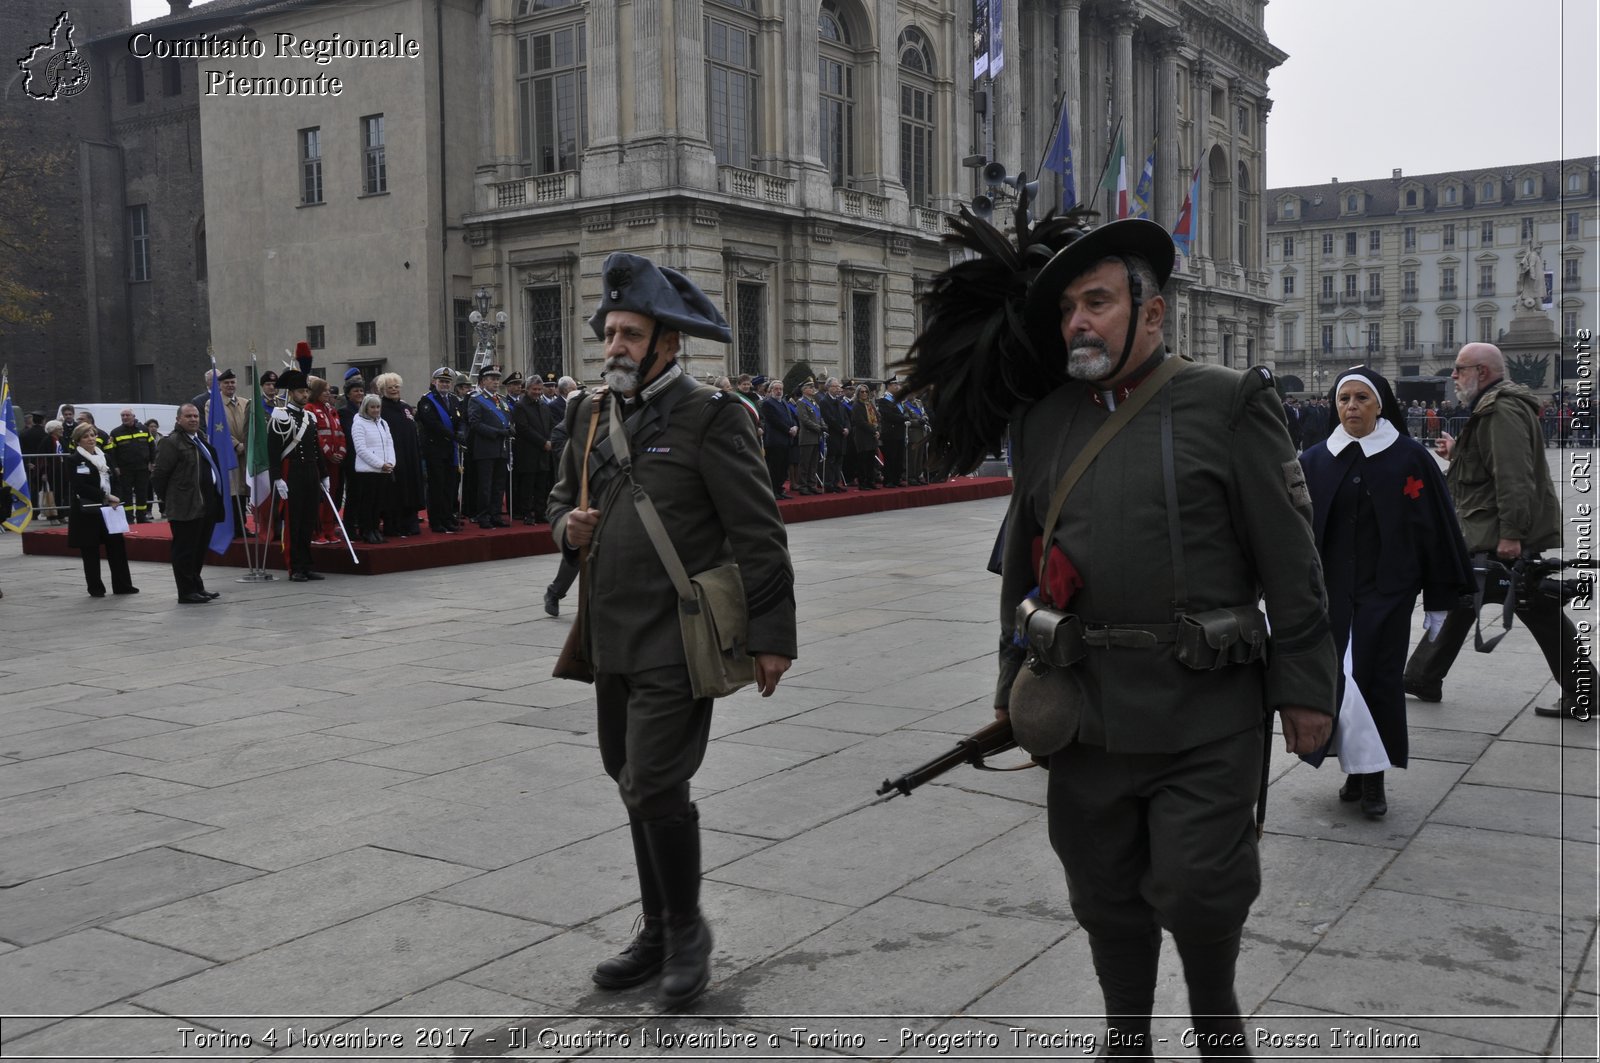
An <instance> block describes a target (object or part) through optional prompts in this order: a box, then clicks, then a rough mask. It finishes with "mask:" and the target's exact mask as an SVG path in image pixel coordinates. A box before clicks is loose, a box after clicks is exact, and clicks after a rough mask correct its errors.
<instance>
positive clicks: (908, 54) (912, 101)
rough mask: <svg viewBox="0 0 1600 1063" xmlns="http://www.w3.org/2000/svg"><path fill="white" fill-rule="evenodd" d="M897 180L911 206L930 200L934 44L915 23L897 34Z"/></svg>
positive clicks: (932, 168) (932, 173) (934, 154)
mask: <svg viewBox="0 0 1600 1063" xmlns="http://www.w3.org/2000/svg"><path fill="white" fill-rule="evenodd" d="M897 51H898V52H899V53H900V183H901V184H903V185H905V188H906V196H907V198H909V199H910V201H911V203H912V205H913V206H919V207H925V206H927V205H928V204H929V202H930V200H931V198H932V194H933V186H934V159H935V158H936V157H937V156H936V148H935V138H934V132H935V128H934V118H933V115H934V111H933V102H934V96H933V48H932V46H931V45H930V44H929V43H928V38H927V36H926V35H924V34H923V32H922V31H921V30H919V29H916V28H914V27H912V28H908V29H906V31H905V32H903V33H901V34H900V42H899V46H898V48H897Z"/></svg>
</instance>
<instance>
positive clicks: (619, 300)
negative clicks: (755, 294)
mask: <svg viewBox="0 0 1600 1063" xmlns="http://www.w3.org/2000/svg"><path fill="white" fill-rule="evenodd" d="M600 282H601V285H602V287H601V291H600V307H599V309H597V310H596V311H595V312H594V316H593V317H591V318H590V319H589V327H590V328H591V329H593V330H594V334H595V336H596V337H598V338H599V339H605V329H606V315H607V314H609V313H610V312H611V311H613V310H631V311H633V312H634V313H636V314H643V315H644V316H645V317H652V318H655V319H656V320H657V321H659V322H661V324H662V327H663V328H667V329H671V330H673V331H675V332H681V333H683V334H684V335H685V336H698V337H699V338H701V339H706V340H716V341H717V342H719V343H732V342H733V333H732V332H731V331H730V330H729V328H728V321H727V319H726V318H724V317H723V316H722V311H720V310H718V309H717V308H716V307H715V306H714V305H712V302H711V300H710V298H708V297H707V296H706V293H705V292H703V291H701V290H700V288H699V287H698V286H697V285H696V284H695V283H694V281H692V280H690V279H689V278H688V277H685V276H684V275H683V274H682V273H679V272H678V271H677V270H675V269H668V268H667V267H665V266H658V265H656V264H655V263H654V262H651V261H650V260H649V259H648V258H644V257H642V256H640V255H630V254H627V253H626V252H623V251H618V252H616V253H614V254H612V255H610V256H609V257H607V258H606V263H605V266H604V267H603V268H602V269H601V271H600Z"/></svg>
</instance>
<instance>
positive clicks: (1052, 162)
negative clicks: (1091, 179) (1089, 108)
mask: <svg viewBox="0 0 1600 1063" xmlns="http://www.w3.org/2000/svg"><path fill="white" fill-rule="evenodd" d="M1044 168H1045V169H1046V170H1053V171H1055V172H1056V173H1058V174H1060V175H1061V209H1062V210H1071V209H1072V208H1073V207H1075V206H1077V205H1078V186H1077V184H1076V182H1075V181H1074V180H1073V176H1072V126H1071V123H1070V122H1068V121H1067V98H1066V96H1064V95H1063V96H1062V97H1061V111H1060V113H1059V115H1058V116H1057V118H1056V135H1055V137H1054V139H1052V140H1051V141H1050V150H1049V151H1048V152H1046V153H1045V157H1044Z"/></svg>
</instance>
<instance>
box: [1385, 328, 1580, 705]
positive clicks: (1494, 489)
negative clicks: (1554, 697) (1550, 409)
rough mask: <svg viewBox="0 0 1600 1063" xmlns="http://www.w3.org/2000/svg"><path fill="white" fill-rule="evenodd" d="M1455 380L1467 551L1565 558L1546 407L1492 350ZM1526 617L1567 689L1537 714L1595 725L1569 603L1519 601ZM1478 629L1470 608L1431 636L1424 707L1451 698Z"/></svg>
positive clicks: (1418, 684) (1480, 348)
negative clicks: (1465, 647)
mask: <svg viewBox="0 0 1600 1063" xmlns="http://www.w3.org/2000/svg"><path fill="white" fill-rule="evenodd" d="M1450 375H1451V377H1452V378H1454V380H1455V385H1456V397H1457V399H1458V401H1459V402H1460V409H1461V410H1462V411H1463V412H1464V413H1465V415H1466V418H1467V419H1466V423H1465V424H1464V425H1462V428H1461V435H1460V436H1459V437H1456V436H1452V435H1451V434H1450V433H1449V432H1441V433H1440V436H1439V442H1438V444H1437V450H1438V452H1439V454H1440V456H1442V457H1443V458H1445V459H1446V460H1447V461H1449V462H1450V470H1449V472H1448V473H1447V475H1446V482H1447V483H1448V484H1449V486H1450V494H1451V495H1452V497H1453V498H1454V499H1455V504H1456V515H1457V516H1458V517H1459V518H1460V520H1461V532H1462V535H1463V536H1465V537H1466V540H1467V549H1468V550H1470V551H1472V553H1473V554H1474V555H1488V556H1489V557H1491V558H1494V559H1498V560H1499V561H1501V562H1503V563H1505V564H1508V565H1509V564H1511V563H1512V562H1514V561H1516V560H1517V559H1518V558H1530V559H1531V558H1537V557H1538V556H1539V552H1540V551H1541V550H1547V549H1552V548H1554V549H1559V548H1560V547H1561V543H1562V535H1561V532H1562V527H1561V504H1560V502H1559V501H1558V500H1557V498H1556V491H1555V485H1554V484H1553V483H1552V482H1551V479H1550V467H1549V466H1548V465H1547V464H1546V462H1545V456H1544V432H1543V431H1542V430H1541V429H1540V427H1539V400H1538V399H1537V398H1535V397H1534V395H1533V392H1531V391H1529V390H1528V389H1527V388H1526V387H1523V386H1522V385H1521V384H1516V383H1513V382H1511V381H1509V380H1507V379H1506V361H1505V355H1503V354H1501V353H1500V349H1499V348H1498V347H1496V346H1494V345H1493V344H1490V343H1469V344H1467V345H1466V346H1464V347H1462V348H1461V350H1460V352H1459V353H1458V354H1457V355H1456V362H1455V367H1454V368H1453V369H1451V371H1450ZM1516 612H1517V618H1518V619H1519V620H1521V621H1522V623H1523V624H1524V625H1525V626H1526V627H1527V629H1528V632H1529V633H1530V634H1532V635H1533V638H1534V641H1536V642H1537V643H1538V644H1539V649H1540V650H1541V651H1543V652H1544V659H1545V661H1546V662H1548V664H1549V665H1550V673H1551V675H1553V676H1555V677H1556V679H1557V681H1558V682H1560V684H1561V700H1560V701H1559V702H1558V703H1557V704H1556V705H1552V706H1542V705H1541V706H1538V707H1536V708H1535V709H1534V710H1533V711H1534V712H1535V713H1537V714H1538V715H1540V716H1565V717H1567V718H1568V719H1571V720H1588V719H1590V717H1591V715H1592V713H1593V708H1594V680H1595V672H1594V664H1593V663H1592V662H1591V661H1590V660H1589V657H1588V655H1587V654H1586V653H1584V652H1583V650H1582V648H1581V646H1580V644H1579V642H1578V632H1577V629H1576V627H1574V625H1573V623H1572V620H1571V619H1569V618H1568V616H1567V615H1566V613H1565V612H1564V611H1563V610H1562V607H1561V602H1560V600H1559V599H1557V598H1553V597H1547V596H1544V595H1537V594H1535V595H1529V596H1528V597H1527V599H1526V600H1519V602H1518V604H1517V608H1516ZM1476 620H1477V610H1476V609H1474V608H1473V607H1471V606H1463V607H1461V608H1458V609H1455V610H1452V611H1451V613H1450V615H1449V616H1448V617H1447V618H1446V619H1445V622H1444V628H1443V629H1442V630H1441V631H1440V632H1439V634H1438V635H1437V637H1435V638H1428V637H1427V636H1424V637H1423V640H1422V643H1421V644H1420V645H1418V646H1417V649H1416V652H1415V653H1413V654H1412V655H1411V660H1410V661H1409V662H1407V664H1406V675H1405V689H1406V693H1408V694H1410V695H1412V696H1413V697H1415V698H1418V699H1419V700H1421V701H1440V700H1442V699H1443V697H1444V677H1445V674H1446V673H1447V672H1449V671H1450V665H1451V664H1452V663H1454V662H1455V659H1456V654H1458V653H1460V652H1461V646H1462V644H1463V643H1464V642H1466V639H1467V635H1468V634H1469V633H1470V632H1471V631H1472V627H1473V624H1474V623H1475V622H1476Z"/></svg>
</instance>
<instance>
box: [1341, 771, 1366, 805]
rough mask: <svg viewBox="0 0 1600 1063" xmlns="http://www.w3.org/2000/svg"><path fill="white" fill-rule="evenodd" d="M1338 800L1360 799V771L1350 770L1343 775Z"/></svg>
mask: <svg viewBox="0 0 1600 1063" xmlns="http://www.w3.org/2000/svg"><path fill="white" fill-rule="evenodd" d="M1339 800H1341V801H1346V802H1348V801H1359V800H1361V773H1360V772H1358V771H1357V772H1351V773H1350V774H1349V775H1346V776H1345V777H1344V785H1343V786H1341V787H1339Z"/></svg>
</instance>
